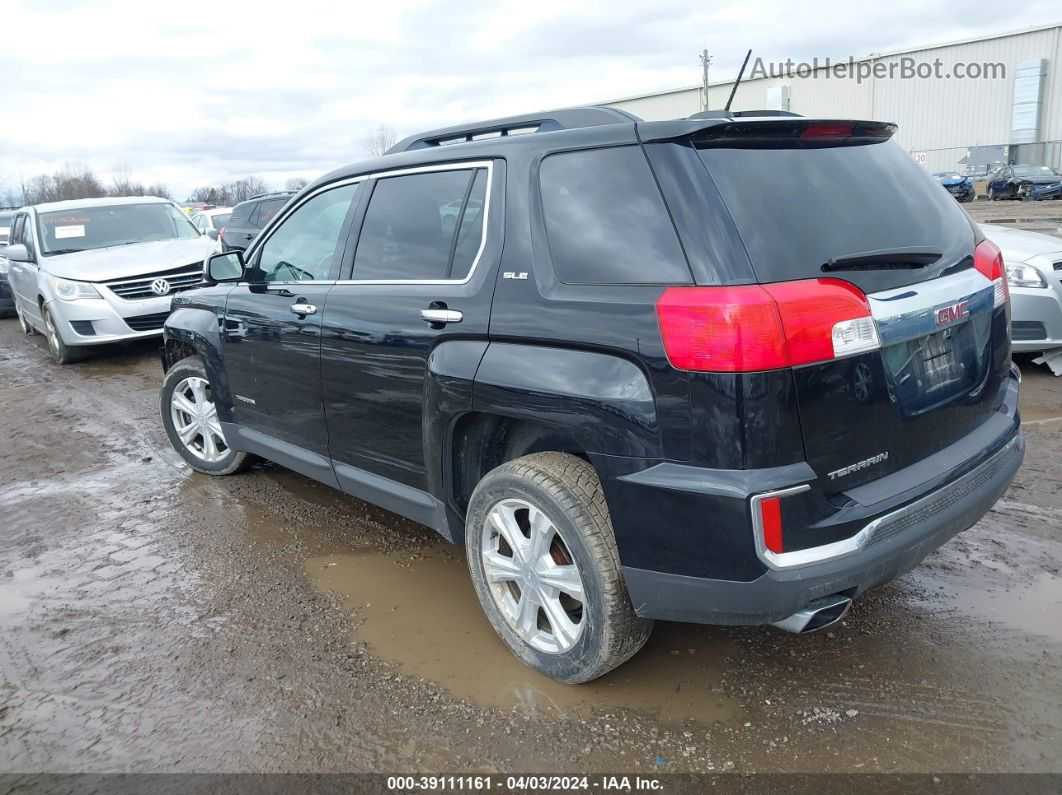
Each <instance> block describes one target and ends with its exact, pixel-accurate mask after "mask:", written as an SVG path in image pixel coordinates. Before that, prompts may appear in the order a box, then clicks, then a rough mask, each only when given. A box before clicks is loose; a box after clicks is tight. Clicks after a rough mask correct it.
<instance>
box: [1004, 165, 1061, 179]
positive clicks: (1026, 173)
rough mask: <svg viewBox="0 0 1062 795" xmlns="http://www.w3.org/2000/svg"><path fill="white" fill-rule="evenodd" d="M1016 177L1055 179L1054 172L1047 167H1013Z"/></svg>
mask: <svg viewBox="0 0 1062 795" xmlns="http://www.w3.org/2000/svg"><path fill="white" fill-rule="evenodd" d="M1014 176H1016V177H1057V176H1058V174H1056V173H1055V172H1054V171H1052V170H1051V169H1050V168H1048V167H1047V166H1014Z"/></svg>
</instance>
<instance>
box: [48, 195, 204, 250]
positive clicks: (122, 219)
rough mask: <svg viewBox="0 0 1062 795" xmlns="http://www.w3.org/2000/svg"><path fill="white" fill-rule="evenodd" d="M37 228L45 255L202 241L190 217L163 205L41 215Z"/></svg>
mask: <svg viewBox="0 0 1062 795" xmlns="http://www.w3.org/2000/svg"><path fill="white" fill-rule="evenodd" d="M37 224H38V230H39V233H40V239H41V250H42V252H43V253H44V254H70V253H73V252H76V251H89V250H91V249H97V248H109V247H111V246H125V245H129V244H132V243H149V242H153V241H158V240H180V239H185V238H194V237H199V232H198V231H197V230H196V228H195V226H194V225H193V224H192V222H191V220H190V219H189V218H188V216H187V215H185V214H184V213H182V212H181V211H180V210H178V209H177V208H176V207H174V206H173V205H172V204H165V203H162V202H153V203H150V204H147V203H145V204H115V205H110V206H103V207H100V206H94V207H83V208H80V209H77V210H61V211H58V212H51V213H41V214H40V215H38V216H37ZM27 237H29V236H28V235H27Z"/></svg>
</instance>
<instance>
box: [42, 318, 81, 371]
mask: <svg viewBox="0 0 1062 795" xmlns="http://www.w3.org/2000/svg"><path fill="white" fill-rule="evenodd" d="M41 316H42V317H43V319H44V336H45V337H47V339H48V351H49V353H51V354H52V358H53V359H54V360H55V363H56V364H71V363H72V362H79V361H81V360H82V359H84V358H85V349H84V348H82V347H79V346H77V345H67V344H66V343H65V342H63V338H62V337H60V336H59V330H58V329H57V328H56V327H55V320H53V319H52V313H51V311H49V309H48V307H44V308H43V309H41Z"/></svg>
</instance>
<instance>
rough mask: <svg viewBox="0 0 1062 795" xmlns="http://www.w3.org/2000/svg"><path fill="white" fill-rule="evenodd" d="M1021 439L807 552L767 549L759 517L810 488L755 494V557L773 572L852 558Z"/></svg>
mask: <svg viewBox="0 0 1062 795" xmlns="http://www.w3.org/2000/svg"><path fill="white" fill-rule="evenodd" d="M1020 439H1021V437H1020V436H1015V437H1014V438H1013V439H1011V440H1010V441H1009V442H1007V443H1006V444H1005V445H1003V447H1001V448H1000V449H999V450H997V451H996V452H995V453H994V454H993V455H992V456H991V457H990V458H989V459H988V460H987V461H983V462H982V463H981V464H979V465H978V466H976V467H974V468H973V469H971V470H970V471H969V472H967V473H966V474H964V475H962V476H961V477H958V478H955V480H952V481H949V482H948V483H944V484H943V485H941V486H939V487H938V488H935V489H933V490H932V491H930V492H929V493H928V494H925V495H923V496H922V497H919V498H918V499H917V500H915V501H914V502H910V503H907V504H906V505H901V506H900V507H899V508H896V509H895V510H892V511H889V512H888V513H886V514H882V515H881V516H879V517H878V518H877V519H873V520H871V521H870V522H868V523H867V524H866V525H864V526H863V528H862V529H861V530H859V532H857V533H856V534H855V535H852V536H849V537H848V538H842V539H841V540H840V541H834V542H832V543H829V544H822V545H821V546H817V547H808V548H807V549H796V550H793V551H792V552H782V553H778V552H772V551H771V550H769V549H767V547H766V545H765V544H764V542H763V522H762V519H761V518H760V510H759V507H760V503H761V502H763V500H765V499H767V498H768V497H788V496H790V495H793V494H800V493H802V492H805V491H809V490H810V489H811V486H810V485H808V484H804V485H802V486H794V487H792V488H788V489H781V490H780V491H768V492H764V493H763V494H756V495H754V496H753V497H752V498H751V500H750V503H751V506H752V534H753V538H754V539H755V542H756V555H757V557H759V559H760V560H761V561H763V563H764V564H765V565H766V566H767V567H768V568H769V569H773V570H774V571H787V570H789V569H796V568H800V567H801V566H810V565H812V564H815V563H822V562H824V561H827V560H836V559H837V558H842V557H845V556H846V555H851V554H853V553H855V552H859V551H860V550H861V549H863V547H865V546H866V545H867V543H868V542H869V541H870V539H871V538H872V537H873V536H874V533H876V532H877V531H878V529H879V528H881V527H882V526H884V525H886V524H888V523H889V522H891V521H893V520H894V519H896V518H897V517H899V516H902V515H903V514H905V513H907V512H909V511H912V510H917V509H918V508H919V507H920V506H922V505H924V504H925V503H927V502H929V501H931V500H934V499H936V498H937V496H938V495H939V493H940V492H941V491H942V490H944V489H948V488H954V487H956V486H957V485H958V484H960V483H962V482H963V481H964V480H966V479H967V478H971V477H975V476H976V475H977V473H979V472H980V471H981V470H982V469H984V468H985V467H988V466H991V465H992V464H993V463H994V462H995V461H996V459H998V458H999V457H1000V456H1004V455H1006V454H1007V453H1009V452H1010V450H1011V449H1012V448H1013V447H1014V445H1016V444H1018V442H1019V440H1020Z"/></svg>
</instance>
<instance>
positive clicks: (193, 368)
mask: <svg viewBox="0 0 1062 795" xmlns="http://www.w3.org/2000/svg"><path fill="white" fill-rule="evenodd" d="M193 377H194V378H202V379H203V380H204V381H206V382H207V383H208V384H209V383H210V378H209V376H208V375H207V372H206V368H205V367H204V366H203V363H202V362H201V361H199V360H198V359H195V358H188V359H184V360H183V361H180V362H178V363H177V364H175V365H174V366H173V367H171V368H170V369H169V370H167V371H166V377H165V379H164V380H163V382H162V389H161V390H160V391H159V413H160V414H161V415H162V427H163V428H165V429H166V436H167V437H168V438H169V440H170V444H171V445H173V449H174V450H176V451H177V453H178V454H179V455H180V456H181V458H183V459H184V460H185V462H186V463H187V464H188V465H189V466H190V467H192V469H194V470H196V471H197V472H203V473H206V474H208V475H229V474H232V473H233V472H235V471H236V470H237V469H239V468H240V467H241V465H242V463H243V460H244V458H245V457H246V453H240V452H237V451H236V450H233V449H232V447H229V451H228V452H227V453H226V454H225V457H224V458H222V459H221V460H220V461H204V460H203V459H201V458H197V457H196V456H194V455H193V454H192V452H191V451H190V450H188V448H187V447H185V446H184V443H183V442H182V441H181V438H180V437H179V436H178V435H177V429H176V428H175V427H174V425H173V417H172V416H171V415H170V400H171V399H172V397H173V390H174V389H175V388H176V387H177V384H179V383H180V382H181V381H183V380H184V379H185V378H193ZM225 442H226V444H227V443H228V440H227V439H226V440H225Z"/></svg>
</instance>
